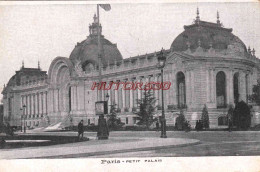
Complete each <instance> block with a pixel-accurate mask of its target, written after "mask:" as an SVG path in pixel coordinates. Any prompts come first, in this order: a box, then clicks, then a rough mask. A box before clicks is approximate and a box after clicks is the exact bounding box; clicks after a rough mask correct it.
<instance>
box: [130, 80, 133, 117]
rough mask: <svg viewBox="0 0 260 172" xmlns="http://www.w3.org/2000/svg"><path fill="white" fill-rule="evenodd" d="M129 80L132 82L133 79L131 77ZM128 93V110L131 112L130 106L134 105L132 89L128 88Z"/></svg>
mask: <svg viewBox="0 0 260 172" xmlns="http://www.w3.org/2000/svg"><path fill="white" fill-rule="evenodd" d="M129 81H130V82H132V83H133V80H132V79H129ZM129 94H130V96H129V101H130V102H129V112H131V111H132V108H133V107H134V106H133V105H134V101H133V100H134V99H133V96H134V91H133V90H132V89H130V90H129Z"/></svg>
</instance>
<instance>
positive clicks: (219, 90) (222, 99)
mask: <svg viewBox="0 0 260 172" xmlns="http://www.w3.org/2000/svg"><path fill="white" fill-rule="evenodd" d="M216 95H217V108H224V107H226V75H225V73H224V72H223V71H220V72H218V73H217V76H216Z"/></svg>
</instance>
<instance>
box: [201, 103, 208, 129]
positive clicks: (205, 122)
mask: <svg viewBox="0 0 260 172" xmlns="http://www.w3.org/2000/svg"><path fill="white" fill-rule="evenodd" d="M201 121H202V127H203V128H205V129H209V112H208V108H207V105H204V107H203V110H202V114H201Z"/></svg>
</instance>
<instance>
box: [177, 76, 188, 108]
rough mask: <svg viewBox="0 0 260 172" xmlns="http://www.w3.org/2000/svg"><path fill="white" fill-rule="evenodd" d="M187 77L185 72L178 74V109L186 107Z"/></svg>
mask: <svg viewBox="0 0 260 172" xmlns="http://www.w3.org/2000/svg"><path fill="white" fill-rule="evenodd" d="M185 90H186V89H185V75H184V73H183V72H178V73H177V99H178V107H179V108H183V107H184V106H185V105H186V91H185Z"/></svg>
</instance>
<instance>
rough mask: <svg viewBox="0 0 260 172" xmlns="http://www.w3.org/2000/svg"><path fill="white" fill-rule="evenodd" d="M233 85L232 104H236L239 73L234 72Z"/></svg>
mask: <svg viewBox="0 0 260 172" xmlns="http://www.w3.org/2000/svg"><path fill="white" fill-rule="evenodd" d="M233 85H234V103H235V104H237V103H238V101H239V73H238V72H236V73H235V75H234V77H233Z"/></svg>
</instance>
